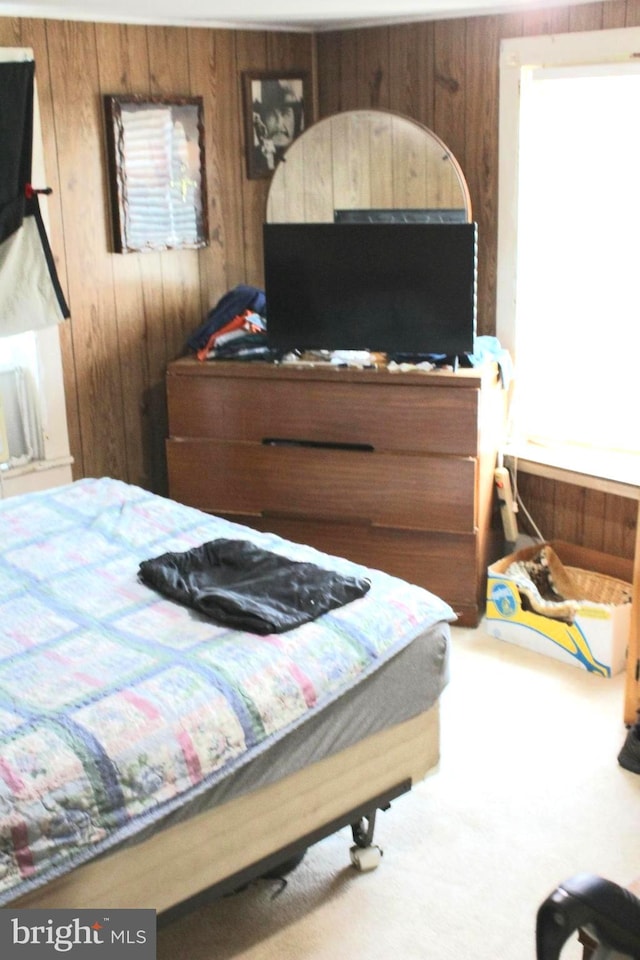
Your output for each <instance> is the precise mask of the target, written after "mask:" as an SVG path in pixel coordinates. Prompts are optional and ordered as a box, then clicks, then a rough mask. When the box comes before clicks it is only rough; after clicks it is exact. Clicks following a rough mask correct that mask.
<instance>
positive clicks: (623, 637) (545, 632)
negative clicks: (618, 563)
mask: <svg viewBox="0 0 640 960" xmlns="http://www.w3.org/2000/svg"><path fill="white" fill-rule="evenodd" d="M540 546H541V545H540V544H538V545H536V546H535V547H526V548H524V549H523V550H520V551H517V552H516V553H513V554H510V555H509V556H508V557H503V558H502V559H501V560H497V561H496V562H495V563H493V564H491V566H490V567H489V569H488V577H487V610H486V628H487V632H488V633H490V634H491V636H494V637H496V638H497V639H499V640H505V641H507V642H509V643H515V644H517V645H518V646H521V647H526V648H527V649H529V650H534V651H536V652H537V653H542V654H544V655H545V656H549V657H553V658H555V659H556V660H561V661H563V662H564V663H569V664H571V665H573V666H576V667H581V668H583V669H585V670H588V671H589V672H590V673H595V674H597V675H599V676H603V677H612V676H615V675H616V674H617V673H620V672H621V671H622V670H623V669H624V667H625V660H626V652H627V644H628V641H629V632H630V629H631V604H630V603H600V602H593V601H588V600H583V601H581V602H580V603H579V604H578V606H577V610H576V615H575V617H574V619H573V622H572V623H566V622H564V621H561V620H554V619H552V618H550V617H547V616H542V615H541V614H539V613H534V612H533V611H532V610H530V609H526V604H525V608H523V603H522V599H521V595H520V592H519V590H518V587H517V584H516V582H515V580H514V579H513V578H512V577H510V576H508V575H507V573H506V571H507V569H508V567H509V566H510V564H511V563H513V562H514V561H516V560H521V559H529V558H530V557H531V556H533V554H534V553H535V551H536V550H538V549H539V548H540ZM551 546H553V548H554V549H555V551H556V552H557V553H558V555H559V556H560V559H561V560H562V562H563V563H566V564H572V563H573V564H575V565H576V566H577V565H579V561H580V559H582V557H581V556H580V553H579V550H580V548H573V546H572V545H571V544H556V543H554V544H552V545H551ZM595 576H597V574H596V575H595ZM603 576H604V575H603ZM605 579H608V578H605ZM630 590H631V588H630V587H629V592H630Z"/></svg>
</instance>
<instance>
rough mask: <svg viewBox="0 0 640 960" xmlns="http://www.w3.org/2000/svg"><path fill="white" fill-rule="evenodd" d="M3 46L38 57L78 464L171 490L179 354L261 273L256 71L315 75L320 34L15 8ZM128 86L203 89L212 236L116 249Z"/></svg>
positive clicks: (1, 27)
mask: <svg viewBox="0 0 640 960" xmlns="http://www.w3.org/2000/svg"><path fill="white" fill-rule="evenodd" d="M0 45H2V46H14V47H15V46H19V47H22V46H24V47H31V48H33V50H34V54H35V60H36V82H37V86H38V95H39V101H40V107H41V114H42V126H43V137H44V141H45V163H46V170H47V179H48V182H49V184H50V185H51V186H52V187H53V189H54V193H53V196H52V197H51V198H50V203H49V209H50V219H51V224H52V237H51V239H52V247H53V250H54V255H55V257H56V261H57V266H58V270H59V273H60V278H61V282H62V285H63V287H64V290H65V292H66V294H67V298H68V301H69V306H70V309H71V319H70V320H69V321H67V322H66V323H64V324H63V326H62V327H61V339H62V350H63V365H64V376H65V390H66V401H67V419H68V426H69V434H70V444H71V453H72V455H73V457H74V460H75V463H74V468H73V469H74V476H75V477H76V478H78V477H83V476H102V475H110V476H113V477H117V478H119V479H123V480H126V481H128V482H130V483H136V484H139V485H141V486H143V487H146V488H148V489H151V490H154V491H156V492H158V493H166V489H167V487H166V465H165V453H164V441H165V437H166V435H167V417H166V402H165V387H164V374H165V369H166V366H167V362H168V361H169V360H171V359H174V358H175V357H176V356H179V355H180V353H181V352H182V350H183V345H184V342H185V338H186V337H187V335H188V334H189V333H190V332H191V331H192V330H194V329H195V328H196V327H197V326H198V325H199V324H200V323H201V322H202V320H203V318H204V316H205V315H206V313H207V311H208V310H209V309H210V308H211V306H213V304H214V303H215V302H216V301H217V300H218V298H219V297H220V296H222V294H223V293H225V292H226V291H227V290H228V289H229V288H230V287H232V286H234V285H235V284H237V283H240V282H244V283H253V284H261V283H262V251H261V236H262V234H261V227H262V222H263V220H264V212H265V205H266V194H267V188H268V181H265V180H247V178H246V176H245V152H244V138H243V126H242V93H241V79H240V78H241V73H242V71H243V70H247V69H257V70H261V69H267V70H272V69H283V70H289V69H298V68H300V69H304V70H307V71H310V72H311V71H312V70H313V63H314V58H313V47H314V41H313V38H312V37H311V36H309V35H303V34H283V33H272V32H258V31H231V30H200V29H181V28H168V27H166V28H165V27H155V26H154V27H145V26H122V25H117V24H92V23H77V22H69V21H58V20H26V19H9V18H5V19H2V18H0ZM125 92H126V93H142V94H159V95H161V94H165V95H170V94H171V95H175V94H191V95H201V96H202V97H203V98H204V117H205V136H206V143H205V151H206V168H207V169H206V175H207V186H208V204H209V210H208V217H209V230H210V238H211V242H210V245H209V246H208V247H207V248H206V249H203V250H201V251H168V252H165V253H141V254H126V255H122V254H113V253H111V252H110V249H111V239H110V225H109V206H108V183H107V172H106V171H107V165H106V157H105V136H104V120H103V111H102V95H103V94H105V93H125Z"/></svg>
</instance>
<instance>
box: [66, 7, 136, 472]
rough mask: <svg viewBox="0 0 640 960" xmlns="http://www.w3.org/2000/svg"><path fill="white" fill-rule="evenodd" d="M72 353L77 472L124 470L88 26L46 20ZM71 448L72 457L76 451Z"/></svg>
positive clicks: (91, 36) (94, 72) (99, 123)
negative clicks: (77, 429) (77, 427)
mask: <svg viewBox="0 0 640 960" xmlns="http://www.w3.org/2000/svg"><path fill="white" fill-rule="evenodd" d="M47 42H48V47H49V56H50V75H51V89H52V96H53V102H54V104H55V131H56V143H57V151H58V158H59V170H60V192H61V202H62V225H63V230H64V237H65V247H66V257H67V273H68V284H69V288H68V296H69V306H70V309H71V318H72V340H73V353H74V358H75V362H76V371H77V395H78V409H79V420H80V447H81V449H80V455H81V458H82V459H81V463H82V470H83V472H84V474H85V475H89V476H102V475H112V476H119V477H122V476H126V475H127V466H126V456H125V443H124V429H123V423H122V413H121V410H122V399H121V397H122V376H121V371H120V367H119V360H118V346H117V330H116V325H115V322H114V318H115V304H114V290H113V283H112V273H111V268H110V263H109V260H108V253H107V249H106V245H105V238H106V237H107V234H108V224H107V220H106V216H105V204H104V200H103V197H104V186H105V180H104V168H103V162H102V152H101V149H100V144H101V142H102V116H101V108H100V103H99V98H98V97H96V95H95V92H96V90H97V89H98V65H97V49H96V39H95V26H94V25H93V24H90V23H71V22H67V21H49V22H48V24H47ZM77 452H78V451H77V450H76V451H74V455H77Z"/></svg>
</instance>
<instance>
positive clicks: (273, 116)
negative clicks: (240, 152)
mask: <svg viewBox="0 0 640 960" xmlns="http://www.w3.org/2000/svg"><path fill="white" fill-rule="evenodd" d="M242 77H243V93H244V114H245V146H246V151H247V177H248V178H249V180H257V179H259V178H260V177H269V176H271V174H272V173H273V171H274V170H275V168H276V165H277V164H278V163H279V162H280V160H282V158H283V156H284V154H285V152H286V151H287V149H288V147H290V146H291V144H292V143H293V141H294V140H295V139H296V137H299V136H300V134H301V133H302V132H303V130H304V129H305V127H308V126H310V124H311V122H312V120H311V97H310V92H309V90H308V85H309V76H308V74H307V73H305V72H304V71H301V70H299V71H292V72H288V73H285V72H283V71H280V72H278V71H274V72H272V73H264V72H262V73H260V72H257V73H254V72H247V73H244V74H243V75H242Z"/></svg>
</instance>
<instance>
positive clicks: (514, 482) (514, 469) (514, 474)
mask: <svg viewBox="0 0 640 960" xmlns="http://www.w3.org/2000/svg"><path fill="white" fill-rule="evenodd" d="M511 459H512V462H513V466H509V468H508V469H509V475H510V476H511V487H512V490H513V496H514V498H515V501H516V503H517V505H518V510H519V511H520V510H522V512H523V513H524V515H525V517H526V518H527V521H528V522H529V525H530V527H531V529H532V530H533V532H534V534H535V538H536V539H537V540H539V541H540V542H541V543H544V542H546V541H545V537H544V536H543V535H542V533H541V532H540V529H539V527H538V525H537V524H536V522H535V520H534V519H533V517H532V516H531V513H530V512H529V510H528V509H527V507H526V506H525V503H524V501H523V499H522V497H521V496H520V491H519V489H518V458H517V457H515V456H514V457H512V458H511Z"/></svg>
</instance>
